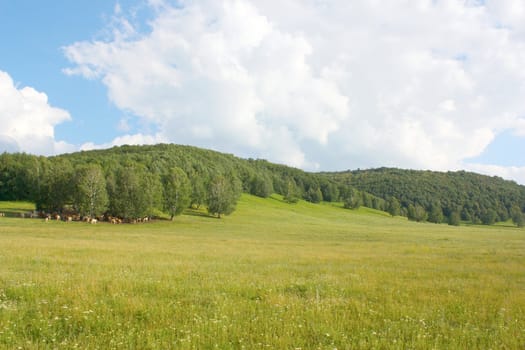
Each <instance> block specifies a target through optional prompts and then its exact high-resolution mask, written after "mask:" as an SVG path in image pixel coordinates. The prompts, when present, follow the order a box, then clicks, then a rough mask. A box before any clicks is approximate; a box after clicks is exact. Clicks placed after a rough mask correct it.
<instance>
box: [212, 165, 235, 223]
mask: <svg viewBox="0 0 525 350" xmlns="http://www.w3.org/2000/svg"><path fill="white" fill-rule="evenodd" d="M241 191H242V184H241V182H240V180H239V179H237V177H236V176H234V175H230V176H224V175H216V176H215V177H213V178H212V180H211V181H210V185H209V190H208V200H207V204H208V212H209V213H210V214H212V215H217V217H218V218H219V219H220V218H221V215H229V214H231V213H233V211H234V210H235V206H236V205H237V200H238V199H239V196H240V195H241Z"/></svg>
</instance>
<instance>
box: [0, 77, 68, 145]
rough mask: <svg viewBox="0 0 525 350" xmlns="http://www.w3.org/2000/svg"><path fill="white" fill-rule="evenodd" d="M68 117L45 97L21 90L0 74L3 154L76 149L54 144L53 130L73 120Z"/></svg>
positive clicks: (29, 90)
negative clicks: (6, 152)
mask: <svg viewBox="0 0 525 350" xmlns="http://www.w3.org/2000/svg"><path fill="white" fill-rule="evenodd" d="M70 119H71V117H70V116H69V113H68V112H67V111H65V110H63V109H60V108H56V107H52V106H50V105H49V103H48V100H47V96H46V94H44V93H42V92H38V91H36V90H35V89H33V88H31V87H23V88H21V89H20V88H18V87H17V86H15V85H14V83H13V80H12V79H11V77H10V76H9V74H7V73H5V72H2V71H0V125H2V127H1V128H0V152H2V151H8V152H28V153H33V154H44V155H50V154H56V153H63V152H68V151H72V150H73V146H72V145H69V144H67V143H65V142H63V141H57V140H55V135H54V127H55V126H56V125H58V124H60V123H62V122H65V121H68V120H70Z"/></svg>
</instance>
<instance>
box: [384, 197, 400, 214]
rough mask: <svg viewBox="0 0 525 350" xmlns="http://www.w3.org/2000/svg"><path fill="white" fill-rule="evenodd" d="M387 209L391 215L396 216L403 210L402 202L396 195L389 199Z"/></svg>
mask: <svg viewBox="0 0 525 350" xmlns="http://www.w3.org/2000/svg"><path fill="white" fill-rule="evenodd" d="M387 211H388V213H389V214H390V215H392V216H396V215H399V213H400V212H401V204H400V203H399V201H398V200H397V198H396V197H390V198H389V199H388V201H387Z"/></svg>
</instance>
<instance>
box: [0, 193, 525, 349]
mask: <svg viewBox="0 0 525 350" xmlns="http://www.w3.org/2000/svg"><path fill="white" fill-rule="evenodd" d="M0 207H1V206H0ZM9 207H13V206H12V205H9ZM0 211H1V209H0ZM189 214H192V215H184V216H182V217H178V218H177V219H176V220H177V221H176V222H174V223H170V222H157V223H152V224H147V225H116V226H115V225H109V224H99V225H88V224H84V223H69V224H66V223H63V222H50V223H47V224H46V223H44V222H43V221H42V220H36V219H35V220H31V219H25V220H22V219H14V218H0V249H1V254H0V348H2V347H6V348H16V347H17V346H20V347H22V348H24V349H30V348H47V347H49V348H55V347H57V348H73V347H75V345H76V346H78V347H80V348H158V349H165V348H174V347H176V348H182V349H184V348H195V349H203V348H204V349H206V348H221V349H222V348H243V347H245V348H246V349H254V348H277V349H284V348H290V349H294V348H302V349H312V348H314V349H315V348H321V349H333V348H339V349H346V348H363V349H368V348H372V347H376V348H393V349H395V348H398V349H406V348H420V349H427V348H465V349H472V348H479V349H488V348H505V347H506V348H523V346H524V345H525V326H524V325H525V289H524V287H523V286H525V231H524V230H518V229H514V228H508V227H504V228H502V227H497V226H493V227H474V226H472V227H464V226H463V227H450V226H446V225H435V224H416V223H411V222H408V221H406V220H405V219H403V218H390V217H387V216H385V215H384V214H383V213H381V212H375V211H373V210H369V209H366V208H361V209H360V210H358V211H348V210H343V209H341V208H338V207H334V206H333V205H330V204H323V205H312V204H308V203H304V202H300V203H298V204H296V205H288V204H285V203H283V202H282V201H280V199H279V198H277V197H275V198H271V199H266V200H263V199H259V198H255V197H251V196H247V195H244V196H243V197H242V199H241V201H240V203H239V207H238V210H237V211H236V212H235V213H234V214H233V215H232V216H230V217H226V218H224V219H221V220H217V219H213V218H208V217H204V216H201V215H199V214H201V213H199V212H191V213H189Z"/></svg>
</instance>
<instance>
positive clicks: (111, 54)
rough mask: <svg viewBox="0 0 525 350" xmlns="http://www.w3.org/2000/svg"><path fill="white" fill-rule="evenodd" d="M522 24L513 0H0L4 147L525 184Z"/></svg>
mask: <svg viewBox="0 0 525 350" xmlns="http://www.w3.org/2000/svg"><path fill="white" fill-rule="evenodd" d="M524 23H525V4H524V3H523V2H522V1H517V0H516V1H513V0H504V1H485V2H475V1H472V2H469V1H467V2H465V1H459V0H458V1H455V0H446V1H445V0H443V1H430V0H429V1H425V0H422V1H420V2H414V3H413V4H407V3H406V2H404V1H392V2H388V3H387V4H382V5H381V4H372V3H370V2H367V1H358V0H352V1H346V0H344V1H343V0H332V1H326V2H319V1H300V0H285V1H277V0H267V1H262V0H261V1H258V0H224V1H223V0H217V1H212V0H201V1H181V2H175V1H164V0H149V1H146V0H142V1H138V0H126V1H124V0H121V1H118V2H117V1H110V0H91V1H83V0H78V1H66V0H52V1H48V2H42V1H29V0H17V1H8V0H0V43H1V45H2V50H1V55H0V121H1V122H2V124H3V125H4V128H3V129H0V151H3V150H8V151H13V150H18V151H26V152H30V153H39V154H57V153H61V152H73V151H77V150H80V149H93V148H103V147H111V146H113V145H120V144H125V143H137V144H143V143H157V142H173V143H180V144H192V145H195V146H199V147H206V148H213V149H216V150H219V151H224V152H230V153H235V154H237V155H239V156H242V157H254V158H257V157H259V158H266V159H269V160H271V161H275V162H280V163H286V164H289V165H292V166H297V167H301V168H303V169H306V170H344V169H354V168H367V167H378V166H394V167H401V168H416V169H435V170H457V169H466V170H472V171H477V172H482V173H486V174H490V175H498V176H502V177H504V178H508V179H514V180H516V181H518V182H520V183H525V152H524V150H525V102H524V101H525V100H524V99H523V96H525V72H524V71H523V68H522V67H523V65H524V63H525V62H524V61H525V24H524ZM45 97H47V100H46V99H45Z"/></svg>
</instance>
